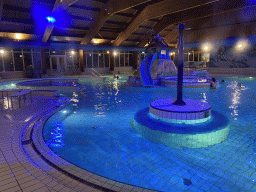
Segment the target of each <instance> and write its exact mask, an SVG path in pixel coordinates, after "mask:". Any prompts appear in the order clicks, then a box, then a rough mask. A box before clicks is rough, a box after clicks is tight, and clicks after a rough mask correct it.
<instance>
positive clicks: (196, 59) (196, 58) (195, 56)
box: [194, 53, 199, 61]
mask: <svg viewBox="0 0 256 192" xmlns="http://www.w3.org/2000/svg"><path fill="white" fill-rule="evenodd" d="M194 61H199V60H198V53H195V55H194Z"/></svg>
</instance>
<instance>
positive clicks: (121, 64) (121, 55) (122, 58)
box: [120, 54, 124, 67]
mask: <svg viewBox="0 0 256 192" xmlns="http://www.w3.org/2000/svg"><path fill="white" fill-rule="evenodd" d="M123 66H124V54H120V67H123Z"/></svg>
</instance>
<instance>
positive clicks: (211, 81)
mask: <svg viewBox="0 0 256 192" xmlns="http://www.w3.org/2000/svg"><path fill="white" fill-rule="evenodd" d="M224 82H225V81H224V80H221V83H224ZM236 86H237V87H238V88H241V87H242V84H241V83H239V82H238V83H237V84H236ZM210 87H212V88H213V89H216V87H217V82H216V79H215V78H214V77H213V78H212V79H211V80H210Z"/></svg>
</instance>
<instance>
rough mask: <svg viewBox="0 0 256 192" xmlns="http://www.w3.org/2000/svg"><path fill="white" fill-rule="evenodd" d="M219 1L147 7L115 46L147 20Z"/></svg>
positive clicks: (204, 0)
mask: <svg viewBox="0 0 256 192" xmlns="http://www.w3.org/2000/svg"><path fill="white" fill-rule="evenodd" d="M216 1H219V0H197V1H195V0H194V1H186V0H182V1H176V0H172V1H171V0H164V1H161V2H159V3H155V4H152V5H149V6H147V7H145V8H144V9H143V10H142V11H141V12H140V14H138V16H137V17H136V18H135V19H134V20H133V21H132V22H131V23H130V25H129V26H128V27H127V28H126V30H125V31H123V32H122V33H120V34H119V35H118V37H117V39H116V40H115V41H114V42H113V46H119V45H120V44H121V43H122V42H123V41H124V40H125V39H127V38H128V37H129V35H130V34H131V33H132V32H133V31H134V30H135V29H136V28H137V27H138V26H139V25H140V24H141V23H142V22H143V21H145V20H148V19H153V18H156V17H159V16H163V15H166V14H170V13H176V12H180V11H184V10H187V9H191V8H194V7H198V6H202V5H205V4H209V3H213V2H216Z"/></svg>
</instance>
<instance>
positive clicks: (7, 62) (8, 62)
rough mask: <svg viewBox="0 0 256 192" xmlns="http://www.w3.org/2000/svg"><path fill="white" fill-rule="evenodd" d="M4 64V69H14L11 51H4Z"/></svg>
mask: <svg viewBox="0 0 256 192" xmlns="http://www.w3.org/2000/svg"><path fill="white" fill-rule="evenodd" d="M4 66H5V71H13V70H14V67H13V59H12V52H11V51H5V52H4Z"/></svg>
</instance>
